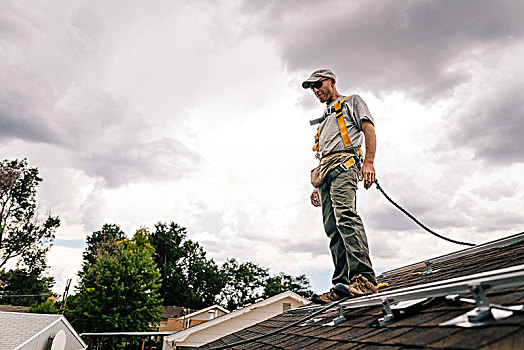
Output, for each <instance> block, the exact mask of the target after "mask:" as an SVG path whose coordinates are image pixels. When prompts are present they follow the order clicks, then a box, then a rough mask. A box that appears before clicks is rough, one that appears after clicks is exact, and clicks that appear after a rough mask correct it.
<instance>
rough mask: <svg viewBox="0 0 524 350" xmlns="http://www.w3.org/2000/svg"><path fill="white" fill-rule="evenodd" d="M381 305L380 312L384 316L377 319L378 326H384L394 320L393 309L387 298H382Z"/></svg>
mask: <svg viewBox="0 0 524 350" xmlns="http://www.w3.org/2000/svg"><path fill="white" fill-rule="evenodd" d="M382 306H384V308H383V309H382V313H383V314H384V317H381V318H379V319H378V324H379V326H386V325H388V324H390V323H393V322H395V315H393V311H392V310H391V305H390V304H389V300H388V299H384V300H382Z"/></svg>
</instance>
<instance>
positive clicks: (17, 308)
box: [0, 305, 30, 312]
mask: <svg viewBox="0 0 524 350" xmlns="http://www.w3.org/2000/svg"><path fill="white" fill-rule="evenodd" d="M29 309H30V307H29V306H17V305H0V311H5V312H27V311H29Z"/></svg>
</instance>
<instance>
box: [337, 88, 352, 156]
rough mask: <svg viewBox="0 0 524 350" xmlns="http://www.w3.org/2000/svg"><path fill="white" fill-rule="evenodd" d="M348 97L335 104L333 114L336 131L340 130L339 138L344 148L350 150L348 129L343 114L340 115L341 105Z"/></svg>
mask: <svg viewBox="0 0 524 350" xmlns="http://www.w3.org/2000/svg"><path fill="white" fill-rule="evenodd" d="M348 97H349V96H346V97H344V98H343V99H342V100H339V101H337V102H335V105H334V107H335V113H336V117H337V123H338V129H339V130H340V136H341V137H342V142H344V147H346V148H352V147H353V144H352V143H351V139H350V137H349V133H348V128H347V125H346V122H345V121H344V113H342V104H343V103H344V101H346V100H347V99H348Z"/></svg>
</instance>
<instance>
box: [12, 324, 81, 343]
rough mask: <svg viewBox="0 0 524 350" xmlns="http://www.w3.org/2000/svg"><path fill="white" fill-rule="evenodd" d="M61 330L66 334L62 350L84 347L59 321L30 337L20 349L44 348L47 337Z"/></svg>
mask: <svg viewBox="0 0 524 350" xmlns="http://www.w3.org/2000/svg"><path fill="white" fill-rule="evenodd" d="M60 330H63V331H64V332H65V334H66V339H67V340H66V346H65V348H64V350H80V349H84V347H83V346H82V344H81V343H80V342H79V341H78V339H77V338H76V337H75V336H74V335H73V333H71V331H70V330H69V328H68V327H67V326H66V325H65V324H64V322H62V321H59V322H57V323H56V324H54V325H52V326H51V327H49V329H46V330H45V331H44V332H43V333H42V334H40V335H39V336H37V337H36V338H34V339H32V340H31V341H30V342H29V343H27V344H26V345H24V346H22V347H21V348H20V350H45V348H46V346H47V342H48V340H49V338H51V337H54V336H55V335H56V333H58V331H60Z"/></svg>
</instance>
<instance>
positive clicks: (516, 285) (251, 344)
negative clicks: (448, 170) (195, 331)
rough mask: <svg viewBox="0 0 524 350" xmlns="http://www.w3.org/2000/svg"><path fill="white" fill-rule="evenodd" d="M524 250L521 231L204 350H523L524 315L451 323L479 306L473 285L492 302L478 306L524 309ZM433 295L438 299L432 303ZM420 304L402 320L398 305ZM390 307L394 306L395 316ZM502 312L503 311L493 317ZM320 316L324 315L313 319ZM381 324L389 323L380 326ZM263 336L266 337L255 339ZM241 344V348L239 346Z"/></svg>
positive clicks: (395, 272) (388, 277)
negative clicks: (328, 306)
mask: <svg viewBox="0 0 524 350" xmlns="http://www.w3.org/2000/svg"><path fill="white" fill-rule="evenodd" d="M523 252H524V233H520V234H517V235H513V236H511V237H508V238H505V239H500V240H497V241H493V242H490V243H486V244H482V245H478V246H475V247H472V248H468V249H464V250H461V251H458V252H456V253H453V254H447V255H444V256H441V257H437V258H433V259H429V260H428V261H429V264H426V262H421V263H418V264H412V265H409V266H406V267H403V268H399V269H395V270H392V271H388V272H384V273H383V274H382V275H381V276H379V277H378V281H379V282H387V283H389V286H388V287H385V288H381V290H380V293H379V294H376V295H374V296H364V297H360V298H355V299H350V300H349V301H346V302H343V303H341V304H340V305H335V307H333V308H331V309H325V308H322V307H318V306H306V307H303V308H301V309H295V310H291V311H289V312H287V313H283V314H280V315H278V316H276V317H273V318H271V319H269V320H266V321H263V322H260V323H258V324H256V325H254V326H251V327H248V328H245V329H244V330H242V331H239V332H235V333H233V334H230V335H228V336H225V337H222V338H220V339H218V340H216V341H214V342H211V343H208V344H206V345H204V346H202V347H200V349H213V348H221V347H223V346H228V348H230V349H303V348H311V349H347V348H351V349H360V348H373V347H376V348H381V349H402V348H417V349H429V348H432V349H434V348H440V349H482V348H486V349H487V348H490V349H491V348H508V349H516V348H524V314H522V311H520V312H514V313H513V314H512V315H511V316H509V317H507V318H504V319H499V320H496V321H486V322H479V323H474V322H473V321H472V320H473V319H471V322H468V318H467V317H466V322H465V323H462V324H463V325H464V326H469V327H459V326H457V325H449V324H448V325H445V324H444V323H445V322H447V321H450V320H452V319H454V318H455V317H457V316H463V315H464V314H465V313H467V312H469V311H471V310H472V309H474V308H475V307H476V305H475V300H473V299H472V296H471V295H472V294H473V290H474V289H475V287H474V286H479V285H480V286H482V287H486V288H487V291H486V293H485V296H487V300H488V304H485V303H484V304H483V302H484V301H485V299H483V298H482V293H479V294H478V295H477V297H478V299H479V301H478V303H479V304H478V305H484V306H486V305H489V303H491V305H493V304H501V305H505V306H509V305H518V306H519V307H520V306H522V304H524V254H523ZM487 281H491V282H487ZM468 285H471V288H472V289H470V287H468ZM477 290H478V289H477ZM447 293H453V294H454V293H458V294H460V295H462V296H466V297H467V299H461V300H462V302H453V300H452V298H447V299H446V298H444V297H443V296H444V295H446V294H447ZM431 295H433V296H436V298H433V299H426V298H427V297H428V296H431ZM418 298H421V301H422V300H424V301H425V302H426V303H427V305H425V306H421V307H420V308H419V309H414V310H410V309H409V308H405V309H404V312H405V313H404V314H403V315H400V312H399V311H398V310H395V307H396V304H395V303H396V302H398V301H399V300H413V299H418ZM386 301H389V302H390V306H391V307H390V309H389V310H387V306H388V305H386V303H385V302H386ZM455 301H456V300H455ZM470 302H473V304H470ZM382 303H384V304H382ZM403 303H404V305H405V304H406V302H403ZM398 305H400V304H398ZM392 309H393V310H392ZM492 310H493V309H492ZM495 311H497V312H498V310H494V311H492V312H493V313H495ZM314 312H319V314H318V315H315V316H313V317H311V316H310V315H313V313H314ZM388 314H389V315H394V316H395V317H394V318H392V319H390V320H389V321H391V322H390V323H388V322H387V321H388V320H387V317H386V318H385V315H388ZM496 315H498V313H497V314H496ZM340 316H343V317H342V318H340ZM381 318H382V321H383V322H382V323H379V322H378V321H379V319H381ZM307 319H310V320H309V321H307ZM335 320H336V322H335ZM338 321H340V323H337V322H338ZM293 323H297V324H296V325H293ZM477 325H480V326H477ZM283 327H287V328H283ZM256 337H259V339H257V340H255V341H249V339H253V338H256ZM242 341H244V343H243V344H241V345H237V346H234V345H233V344H235V343H239V342H242Z"/></svg>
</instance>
